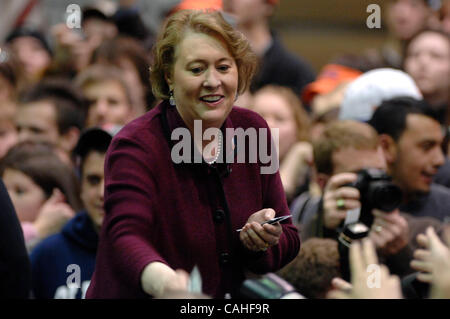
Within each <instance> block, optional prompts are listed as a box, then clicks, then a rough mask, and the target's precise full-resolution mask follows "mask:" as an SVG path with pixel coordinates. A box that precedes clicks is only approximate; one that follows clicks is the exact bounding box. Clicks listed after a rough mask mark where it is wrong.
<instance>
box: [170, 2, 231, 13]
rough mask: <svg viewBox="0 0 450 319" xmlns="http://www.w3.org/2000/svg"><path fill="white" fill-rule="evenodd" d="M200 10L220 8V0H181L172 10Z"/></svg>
mask: <svg viewBox="0 0 450 319" xmlns="http://www.w3.org/2000/svg"><path fill="white" fill-rule="evenodd" d="M186 9H190V10H202V9H212V10H222V0H183V1H181V2H180V4H178V5H177V6H176V7H175V8H173V10H172V12H176V11H179V10H186Z"/></svg>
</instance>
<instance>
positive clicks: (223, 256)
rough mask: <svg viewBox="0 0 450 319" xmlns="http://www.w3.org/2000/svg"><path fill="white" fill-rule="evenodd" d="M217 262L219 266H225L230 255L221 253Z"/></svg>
mask: <svg viewBox="0 0 450 319" xmlns="http://www.w3.org/2000/svg"><path fill="white" fill-rule="evenodd" d="M219 262H220V264H221V265H226V264H228V263H229V262H230V254H229V253H221V254H220V257H219Z"/></svg>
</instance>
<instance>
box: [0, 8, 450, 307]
mask: <svg viewBox="0 0 450 319" xmlns="http://www.w3.org/2000/svg"><path fill="white" fill-rule="evenodd" d="M142 2H143V1H139V0H135V1H117V2H114V1H90V2H89V3H88V1H87V2H86V3H85V4H83V7H82V19H81V28H79V29H77V28H75V29H71V28H69V27H68V26H67V25H66V24H65V23H59V24H54V25H51V26H50V28H47V29H42V28H37V27H36V26H33V25H32V24H30V23H27V19H26V15H27V14H28V13H29V11H30V8H29V7H26V8H25V10H24V12H23V15H22V16H21V19H19V21H17V22H16V24H15V25H11V26H10V30H9V32H7V35H6V36H5V39H4V40H3V42H2V43H1V45H0V211H1V214H0V215H1V216H0V219H1V221H2V222H1V223H0V225H1V227H2V231H1V232H0V234H1V235H0V236H1V237H2V238H1V240H0V242H1V244H0V249H1V252H0V254H1V255H2V260H1V267H0V269H1V270H0V272H1V273H0V278H1V279H0V287H1V288H0V294H1V296H2V297H5V298H23V299H53V298H55V299H79V298H101V299H104V298H149V297H152V298H171V297H175V296H176V297H177V298H178V297H183V298H194V297H195V298H198V297H200V298H218V299H222V298H240V297H242V291H241V288H242V286H243V283H244V282H245V281H246V280H248V279H252V278H260V277H261V276H264V275H266V274H272V275H274V274H275V275H276V276H278V277H279V279H280V280H284V281H286V282H287V283H289V284H290V285H292V287H293V289H295V290H296V291H297V292H298V293H299V294H300V295H302V296H303V297H305V298H311V299H320V298H346V299H347V298H405V299H426V298H450V189H449V188H450V149H449V143H450V1H449V0H440V1H428V0H390V1H387V2H388V3H387V5H386V8H383V9H384V10H385V11H386V17H387V21H386V25H387V26H388V28H389V39H388V40H387V41H386V43H385V45H383V47H381V48H368V50H367V51H365V52H363V53H361V54H355V53H353V52H342V53H339V54H337V55H336V57H335V58H333V60H331V61H329V63H328V64H326V65H324V66H323V67H322V68H321V69H320V70H319V72H317V74H316V73H315V71H314V69H313V68H312V66H311V64H310V63H308V61H307V60H306V59H305V58H303V57H301V56H298V55H296V54H294V53H292V52H290V51H289V50H288V49H287V48H286V46H285V45H284V44H283V41H282V40H281V38H280V37H279V36H278V35H277V33H276V30H273V29H272V28H271V23H270V20H271V17H272V16H273V15H274V13H275V12H276V9H277V6H278V5H280V3H279V2H280V1H279V0H249V1H235V0H222V1H215V0H210V1H207V0H205V1H194V0H184V1H168V2H167V3H165V4H164V5H163V4H160V5H159V7H158V5H157V4H154V5H153V6H151V9H152V10H154V11H152V14H151V15H150V14H149V13H148V11H149V8H148V7H146V5H143V3H142ZM172 2H173V3H172ZM168 3H170V5H168ZM437 4H438V5H437ZM41 5H42V6H44V7H45V6H46V2H45V1H42V3H41ZM111 8H112V9H111ZM46 10H50V9H49V8H46ZM158 10H159V11H158ZM155 12H158V13H159V16H160V18H161V21H158V22H157V23H156V22H155V21H154V22H155V23H149V21H148V19H149V17H151V16H155ZM19 22H20V23H19ZM155 24H156V25H158V27H157V28H156V29H155ZM198 122H200V123H201V126H200V129H199V128H198V125H197V124H198ZM199 130H200V131H199ZM229 130H234V132H238V133H239V132H244V135H246V136H245V137H244V139H242V140H239V138H240V137H239V136H236V135H230V134H228V132H229ZM252 130H254V132H257V133H255V135H254V136H252V134H251V133H252V132H253V131H252ZM180 132H181V133H180ZM261 132H265V133H267V134H262V133H261ZM205 136H206V138H205ZM177 137H178V141H180V138H183V139H182V140H181V141H182V142H183V143H182V144H183V148H180V147H179V146H180V144H181V142H180V143H175V141H177ZM253 137H255V139H253ZM244 140H245V141H246V142H248V143H241V142H242V141H244ZM249 141H250V142H249ZM184 142H186V143H184ZM252 143H253V144H254V145H252ZM274 144H275V147H272V146H273V145H274ZM267 148H268V149H269V153H268V154H266V155H269V157H272V158H276V159H277V161H279V162H278V165H277V167H279V169H277V170H276V171H275V172H267V171H266V172H265V171H264V168H265V167H266V166H267V161H265V159H264V158H261V156H259V158H257V159H255V160H253V159H254V156H253V155H255V154H258V155H261V149H264V150H265V151H267ZM242 153H244V156H241V155H242ZM254 153H255V154H254ZM175 157H177V158H178V159H179V158H181V159H182V161H178V160H175V159H174V158H175ZM241 159H244V160H243V161H242V160H241ZM283 216H284V217H289V218H286V219H284V220H283V221H282V222H272V221H271V219H273V218H275V217H283ZM3 256H4V258H3ZM374 266H375V267H376V268H373V267H374ZM368 269H372V270H373V269H375V271H378V272H377V277H376V280H375V283H374V284H373V285H369V284H368V282H369V281H370V280H372V279H373V278H374V277H370V276H371V274H372V273H371V272H370V271H368ZM196 271H198V272H199V273H200V276H201V283H202V284H201V285H200V287H196V285H195V283H193V282H194V281H195V280H194V277H195V276H194V275H195V272H196ZM369 277H370V278H369ZM197 281H198V280H197ZM197 286H198V285H197Z"/></svg>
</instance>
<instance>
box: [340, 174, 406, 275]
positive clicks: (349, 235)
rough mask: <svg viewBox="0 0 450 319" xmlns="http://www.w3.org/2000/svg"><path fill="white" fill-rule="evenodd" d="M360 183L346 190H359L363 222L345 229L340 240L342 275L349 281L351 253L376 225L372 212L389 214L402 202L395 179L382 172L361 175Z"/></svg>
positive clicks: (359, 221) (359, 176)
mask: <svg viewBox="0 0 450 319" xmlns="http://www.w3.org/2000/svg"><path fill="white" fill-rule="evenodd" d="M357 175H358V177H357V179H356V181H355V182H353V183H349V184H346V185H345V186H349V187H354V188H357V189H358V190H359V193H360V198H359V200H360V202H361V211H360V214H359V220H358V221H356V222H353V223H350V224H347V225H345V226H344V229H343V230H342V232H341V233H340V234H339V237H338V249H339V255H340V264H341V274H342V278H343V279H345V280H347V281H348V280H350V270H349V260H348V258H349V256H348V255H349V254H348V249H349V247H350V244H351V243H352V241H353V240H358V239H362V238H364V237H366V236H367V235H368V233H369V230H370V227H371V226H372V223H373V215H372V209H374V208H376V209H379V210H382V211H385V212H391V211H393V210H394V209H396V208H397V207H398V206H399V205H400V203H401V201H402V191H401V189H400V188H399V187H398V186H396V185H394V184H393V183H392V181H391V178H390V177H389V176H388V175H387V174H386V173H385V172H384V171H383V170H380V169H376V168H368V169H362V170H360V171H358V172H357Z"/></svg>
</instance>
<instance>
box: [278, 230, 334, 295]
mask: <svg viewBox="0 0 450 319" xmlns="http://www.w3.org/2000/svg"><path fill="white" fill-rule="evenodd" d="M278 274H279V275H280V276H281V277H283V279H285V280H286V281H288V282H289V283H291V284H292V285H293V286H294V287H295V289H296V290H297V291H298V292H299V293H301V294H302V295H303V296H305V297H306V298H310V299H317V298H325V297H326V294H327V292H328V291H329V290H330V288H331V287H332V286H331V280H332V279H333V278H334V277H341V271H340V259H339V251H338V244H337V241H336V240H333V239H326V238H310V239H308V240H307V241H305V242H304V243H303V244H302V247H301V248H300V252H299V254H298V255H297V257H295V259H294V260H293V261H292V262H291V263H289V264H288V265H287V266H286V267H284V268H282V269H281V270H280V271H279V272H278Z"/></svg>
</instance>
